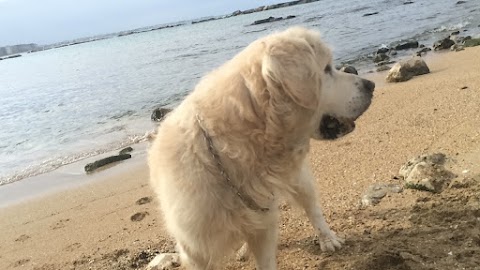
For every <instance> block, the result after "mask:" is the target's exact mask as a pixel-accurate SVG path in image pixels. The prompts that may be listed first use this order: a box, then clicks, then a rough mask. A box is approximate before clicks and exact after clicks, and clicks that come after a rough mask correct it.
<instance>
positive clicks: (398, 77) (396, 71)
mask: <svg viewBox="0 0 480 270" xmlns="http://www.w3.org/2000/svg"><path fill="white" fill-rule="evenodd" d="M427 73H430V69H429V68H428V66H427V64H426V63H425V61H423V59H422V58H421V57H418V56H417V57H414V58H411V59H409V60H403V61H400V62H398V63H396V64H395V65H394V66H393V67H392V69H390V71H389V72H388V75H387V78H386V79H387V82H404V81H408V80H410V79H411V78H412V77H413V76H418V75H423V74H427Z"/></svg>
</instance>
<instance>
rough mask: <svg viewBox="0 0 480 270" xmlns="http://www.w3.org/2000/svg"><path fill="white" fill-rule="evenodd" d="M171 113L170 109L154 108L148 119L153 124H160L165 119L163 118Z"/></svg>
mask: <svg viewBox="0 0 480 270" xmlns="http://www.w3.org/2000/svg"><path fill="white" fill-rule="evenodd" d="M171 111H172V109H169V108H156V109H155V110H153V112H152V115H151V116H150V118H151V119H152V121H154V122H161V121H162V120H163V119H164V118H165V116H166V115H167V114H168V113H169V112H171Z"/></svg>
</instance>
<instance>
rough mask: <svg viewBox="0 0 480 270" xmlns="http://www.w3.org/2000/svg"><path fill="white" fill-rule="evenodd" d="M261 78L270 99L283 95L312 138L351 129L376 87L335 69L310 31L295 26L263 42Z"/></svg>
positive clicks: (338, 135) (313, 33) (322, 45)
mask: <svg viewBox="0 0 480 270" xmlns="http://www.w3.org/2000/svg"><path fill="white" fill-rule="evenodd" d="M263 42H264V46H265V53H264V56H263V59H262V77H263V78H264V80H265V82H266V84H267V89H268V91H269V92H270V94H271V95H283V96H285V97H286V100H289V101H291V102H290V104H291V105H292V106H296V107H298V109H297V111H298V112H302V113H303V115H302V116H301V117H304V118H303V120H304V121H305V120H306V119H305V118H307V119H308V120H309V121H308V122H309V127H308V128H309V129H310V131H311V137H312V138H314V139H326V140H332V139H336V138H339V137H341V136H343V135H346V134H348V133H350V132H351V131H353V129H354V128H355V122H354V121H355V120H356V119H357V118H358V117H359V116H360V115H362V114H363V113H364V112H365V111H366V110H367V108H368V107H369V106H370V103H371V100H372V97H373V90H374V88H375V84H374V83H373V82H371V81H369V80H365V79H362V78H360V77H358V76H356V75H353V74H348V73H344V72H340V71H337V70H336V69H335V68H334V67H333V64H332V55H331V52H330V50H329V48H327V47H326V46H325V45H324V43H323V42H322V41H321V39H320V35H319V34H318V33H317V32H314V31H312V30H307V29H305V28H300V27H295V28H290V29H288V30H286V31H284V32H280V33H277V34H273V35H271V36H269V37H267V38H266V39H264V40H263Z"/></svg>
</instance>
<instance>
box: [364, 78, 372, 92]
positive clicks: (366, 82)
mask: <svg viewBox="0 0 480 270" xmlns="http://www.w3.org/2000/svg"><path fill="white" fill-rule="evenodd" d="M362 86H363V89H364V90H365V91H366V92H369V93H371V92H373V90H374V89H375V83H374V82H372V81H370V80H365V79H362Z"/></svg>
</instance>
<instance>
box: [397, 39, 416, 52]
mask: <svg viewBox="0 0 480 270" xmlns="http://www.w3.org/2000/svg"><path fill="white" fill-rule="evenodd" d="M418 46H419V44H418V41H408V42H405V43H402V44H398V45H396V46H395V47H394V49H395V50H397V51H400V50H408V49H415V48H418Z"/></svg>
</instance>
